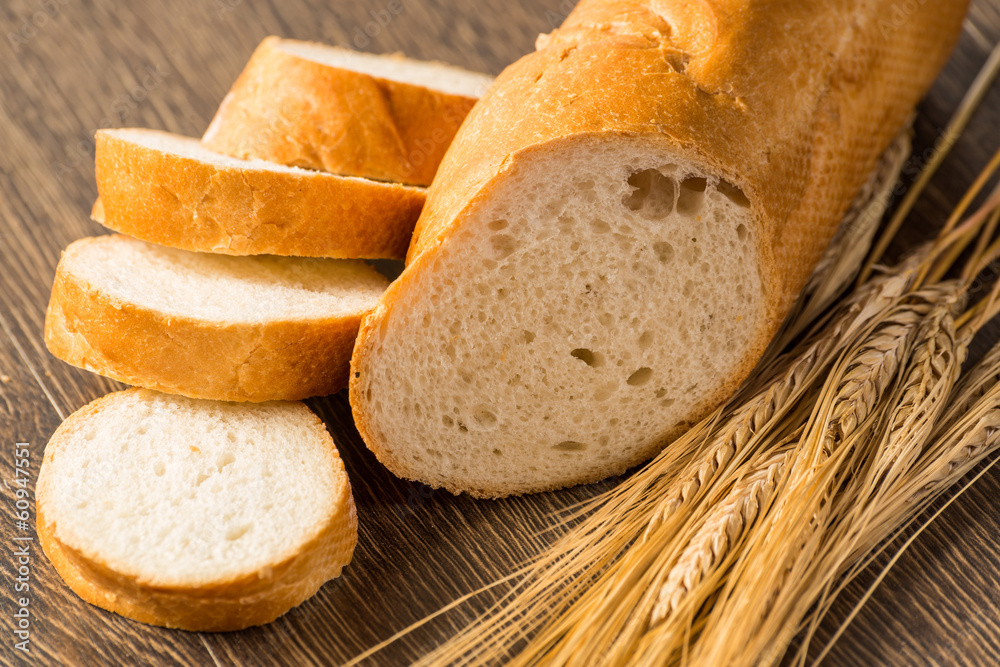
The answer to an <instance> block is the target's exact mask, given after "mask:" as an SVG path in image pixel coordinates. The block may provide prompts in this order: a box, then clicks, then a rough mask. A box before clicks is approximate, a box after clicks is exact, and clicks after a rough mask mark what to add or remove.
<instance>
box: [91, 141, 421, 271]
mask: <svg viewBox="0 0 1000 667" xmlns="http://www.w3.org/2000/svg"><path fill="white" fill-rule="evenodd" d="M94 162H95V163H96V174H97V192H98V194H99V195H100V199H99V200H98V202H97V204H96V205H95V206H94V211H93V217H94V219H96V220H97V221H98V222H100V223H101V224H103V225H105V226H106V227H109V228H111V229H113V230H115V231H118V232H122V233H124V234H129V235H130V236H134V237H136V238H140V239H143V240H145V241H150V242H152V243H158V244H160V245H165V246H170V247H174V248H182V249H184V250H195V251H200V252H213V253H222V254H227V255H260V254H271V255H296V256H300V257H343V258H371V259H375V258H387V259H401V258H402V257H403V255H404V254H405V253H406V248H407V246H408V245H409V242H410V236H411V235H412V233H413V225H414V223H415V222H416V221H417V217H418V216H419V215H420V208H421V207H422V206H423V203H424V190H423V189H422V188H414V187H406V186H402V185H397V184H391V183H382V182H379V181H373V180H369V179H364V178H350V177H344V176H336V175H333V174H324V173H318V172H315V171H307V170H305V169H298V168H294V167H286V166H283V165H279V164H272V163H269V162H264V161H262V160H240V159H236V158H231V157H228V156H225V155H220V154H218V153H213V152H211V151H209V150H207V149H205V148H203V147H202V146H201V145H199V143H198V141H197V140H196V139H189V138H188V137H181V136H178V135H175V134H169V133H167V132H158V131H156V130H139V129H121V130H100V131H98V132H97V148H96V154H95V158H94Z"/></svg>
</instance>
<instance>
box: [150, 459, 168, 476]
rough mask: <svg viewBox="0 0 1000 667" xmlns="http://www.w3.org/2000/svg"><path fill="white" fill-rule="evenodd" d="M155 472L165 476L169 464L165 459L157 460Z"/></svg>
mask: <svg viewBox="0 0 1000 667" xmlns="http://www.w3.org/2000/svg"><path fill="white" fill-rule="evenodd" d="M153 472H155V473H156V476H157V477H163V475H164V474H166V472H167V466H166V465H164V463H163V461H157V462H156V463H154V464H153Z"/></svg>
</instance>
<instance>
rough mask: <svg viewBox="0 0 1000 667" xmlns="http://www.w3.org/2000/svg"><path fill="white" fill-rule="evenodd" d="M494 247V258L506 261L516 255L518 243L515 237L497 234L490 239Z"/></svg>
mask: <svg viewBox="0 0 1000 667" xmlns="http://www.w3.org/2000/svg"><path fill="white" fill-rule="evenodd" d="M490 245H492V246H493V256H494V258H495V259H504V258H505V257H509V256H510V255H511V254H513V253H514V249H515V248H516V243H515V242H514V237H513V236H509V235H507V234H497V235H496V236H494V237H492V238H491V239H490Z"/></svg>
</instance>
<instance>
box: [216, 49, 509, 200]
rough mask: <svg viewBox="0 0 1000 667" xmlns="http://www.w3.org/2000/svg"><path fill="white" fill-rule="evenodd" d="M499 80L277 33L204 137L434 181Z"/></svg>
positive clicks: (228, 146)
mask: <svg viewBox="0 0 1000 667" xmlns="http://www.w3.org/2000/svg"><path fill="white" fill-rule="evenodd" d="M491 81H492V78H490V77H488V76H486V75H483V74H476V73H473V72H469V71H466V70H464V69H461V68H458V67H452V66H449V65H445V64H442V63H433V62H421V61H417V60H409V59H406V58H403V57H402V56H399V55H373V54H369V53H359V52H356V51H351V50H348V49H341V48H337V47H331V46H324V45H322V44H314V43H310V42H299V41H295V40H290V39H279V38H277V37H268V38H267V39H265V40H264V41H263V42H261V44H260V46H259V47H258V48H257V50H256V51H255V52H254V54H253V56H252V57H251V58H250V62H249V63H247V66H246V68H245V69H244V70H243V73H242V74H241V75H240V77H239V78H238V79H237V80H236V83H235V84H234V85H233V88H232V90H231V91H230V92H229V94H228V95H227V96H226V98H225V99H224V100H223V101H222V105H221V106H220V107H219V110H218V112H217V113H216V115H215V118H214V119H213V120H212V123H211V125H210V126H209V128H208V130H207V131H206V132H205V136H204V138H203V139H202V142H203V143H204V144H205V146H207V147H208V148H210V149H212V150H215V151H218V152H220V153H226V154H227V155H233V156H236V157H245V158H246V157H254V158H260V159H263V160H269V161H271V162H278V163H280V164H287V165H293V166H296V167H306V168H309V169H322V170H325V171H329V172H333V173H337V174H349V175H352V176H365V177H368V178H377V179H383V180H387V181H398V182H400V183H411V184H415V185H429V184H430V182H431V180H432V179H433V178H434V173H435V172H436V171H437V167H438V164H439V163H440V162H441V158H442V157H443V156H444V154H445V151H446V150H447V149H448V145H449V144H450V143H451V140H452V138H453V137H454V136H455V132H456V131H457V130H458V127H459V125H461V124H462V121H463V120H464V119H465V116H466V115H467V114H468V113H469V109H471V108H472V105H473V104H475V102H476V99H477V98H478V97H479V96H480V95H481V94H482V93H483V92H484V91H485V90H486V88H487V87H488V86H489V84H490V82H491Z"/></svg>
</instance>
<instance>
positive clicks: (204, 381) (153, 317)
mask: <svg viewBox="0 0 1000 667" xmlns="http://www.w3.org/2000/svg"><path fill="white" fill-rule="evenodd" d="M387 283H388V281H387V280H386V279H385V278H384V277H383V276H382V275H381V274H379V273H378V272H376V271H375V269H373V268H371V267H370V266H368V265H367V264H366V263H365V262H362V261H360V260H342V259H339V260H338V259H309V258H292V257H269V256H267V257H229V256H226V255H212V254H207V253H194V252H188V251H186V250H176V249H173V248H164V247H161V246H157V245H153V244H150V243H145V242H143V241H139V240H136V239H132V238H129V237H126V236H117V235H115V236H99V237H95V238H88V239H81V240H79V241H76V242H74V243H72V244H71V245H70V246H69V247H68V248H67V249H66V250H65V251H64V252H63V255H62V259H61V260H60V262H59V266H58V268H57V269H56V277H55V283H54V284H53V286H52V297H51V300H50V302H49V308H48V312H47V314H46V317H45V343H46V345H47V346H48V348H49V350H50V351H51V352H52V354H54V355H55V356H56V357H59V358H60V359H62V360H63V361H66V362H68V363H71V364H73V365H74V366H79V367H81V368H86V369H88V370H91V371H93V372H95V373H100V374H101V375H105V376H107V377H110V378H114V379H115V380H120V381H122V382H125V383H128V384H131V385H137V386H141V387H147V388H150V389H157V390H160V391H164V392H168V393H172V394H181V395H183V396H188V397H192V398H211V399H216V400H223V401H253V402H260V401H271V400H297V399H300V398H306V397H308V396H318V395H324V394H330V393H333V392H335V391H338V390H340V389H341V388H343V387H344V385H345V384H346V383H347V373H348V368H349V364H350V356H351V350H352V347H353V345H354V339H355V337H356V335H357V332H358V326H359V323H360V321H361V318H362V316H363V315H364V314H365V313H366V312H367V311H368V310H370V309H371V308H372V307H374V305H375V304H376V303H377V301H378V297H379V295H380V294H381V293H382V291H383V290H384V289H385V286H386V284H387Z"/></svg>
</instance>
